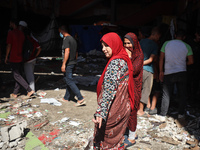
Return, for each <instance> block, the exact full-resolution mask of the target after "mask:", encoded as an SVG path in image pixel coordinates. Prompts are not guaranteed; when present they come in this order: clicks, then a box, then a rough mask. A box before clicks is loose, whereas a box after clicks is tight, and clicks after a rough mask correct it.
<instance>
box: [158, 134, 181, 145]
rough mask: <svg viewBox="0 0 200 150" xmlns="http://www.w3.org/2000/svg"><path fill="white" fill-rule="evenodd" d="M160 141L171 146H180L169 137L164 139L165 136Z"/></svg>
mask: <svg viewBox="0 0 200 150" xmlns="http://www.w3.org/2000/svg"><path fill="white" fill-rule="evenodd" d="M161 141H163V142H166V143H169V144H172V145H178V144H180V142H177V141H175V140H173V139H172V138H171V137H166V136H163V137H161Z"/></svg>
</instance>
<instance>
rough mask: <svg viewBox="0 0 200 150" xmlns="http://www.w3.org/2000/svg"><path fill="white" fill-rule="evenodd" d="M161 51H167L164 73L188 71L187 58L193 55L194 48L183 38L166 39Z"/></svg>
mask: <svg viewBox="0 0 200 150" xmlns="http://www.w3.org/2000/svg"><path fill="white" fill-rule="evenodd" d="M161 52H163V53H165V71H164V75H168V74H172V73H177V72H183V71H186V58H187V56H190V55H193V52H192V48H191V47H190V46H189V45H188V44H187V43H185V42H183V41H181V40H171V41H166V42H165V43H164V44H163V46H162V48H161Z"/></svg>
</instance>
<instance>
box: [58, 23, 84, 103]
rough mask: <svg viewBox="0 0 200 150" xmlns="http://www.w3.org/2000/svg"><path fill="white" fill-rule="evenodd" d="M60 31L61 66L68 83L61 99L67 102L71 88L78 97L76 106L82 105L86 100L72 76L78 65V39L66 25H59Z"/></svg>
mask: <svg viewBox="0 0 200 150" xmlns="http://www.w3.org/2000/svg"><path fill="white" fill-rule="evenodd" d="M59 32H60V37H61V38H63V44H62V57H63V63H62V66H61V71H62V72H64V73H65V77H64V79H65V81H66V84H67V88H66V93H65V96H64V98H62V99H60V100H61V101H63V102H67V101H68V100H69V98H70V90H71V91H72V92H73V93H74V94H75V95H76V96H77V98H78V102H77V103H76V106H81V105H84V104H85V101H84V99H83V96H82V95H81V93H80V90H79V89H78V87H77V86H76V84H75V83H74V80H73V78H72V70H73V69H74V67H75V65H76V51H77V43H76V40H75V39H74V38H73V37H72V36H71V35H70V34H69V33H68V31H67V29H66V27H65V26H64V25H62V26H60V27H59Z"/></svg>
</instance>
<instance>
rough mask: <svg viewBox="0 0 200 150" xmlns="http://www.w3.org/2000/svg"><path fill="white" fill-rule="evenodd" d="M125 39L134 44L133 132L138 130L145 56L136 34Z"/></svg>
mask: <svg viewBox="0 0 200 150" xmlns="http://www.w3.org/2000/svg"><path fill="white" fill-rule="evenodd" d="M125 38H127V39H129V41H130V42H131V43H133V45H134V46H133V49H129V50H131V51H132V59H131V61H132V64H133V81H134V99H135V103H134V104H135V105H134V109H133V110H132V111H131V115H130V118H129V123H128V128H129V130H131V131H133V132H134V131H135V130H136V126H137V111H138V109H139V103H140V99H141V91H142V77H143V62H144V54H143V52H142V49H141V46H140V43H139V41H138V38H137V36H136V35H135V34H134V33H131V32H130V33H127V34H126V35H125Z"/></svg>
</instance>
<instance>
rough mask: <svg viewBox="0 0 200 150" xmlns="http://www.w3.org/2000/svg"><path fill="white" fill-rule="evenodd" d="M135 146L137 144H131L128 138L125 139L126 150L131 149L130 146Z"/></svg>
mask: <svg viewBox="0 0 200 150" xmlns="http://www.w3.org/2000/svg"><path fill="white" fill-rule="evenodd" d="M135 144H136V142H134V143H131V142H130V141H129V140H128V138H125V139H124V146H125V148H128V147H130V146H133V145H135Z"/></svg>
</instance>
